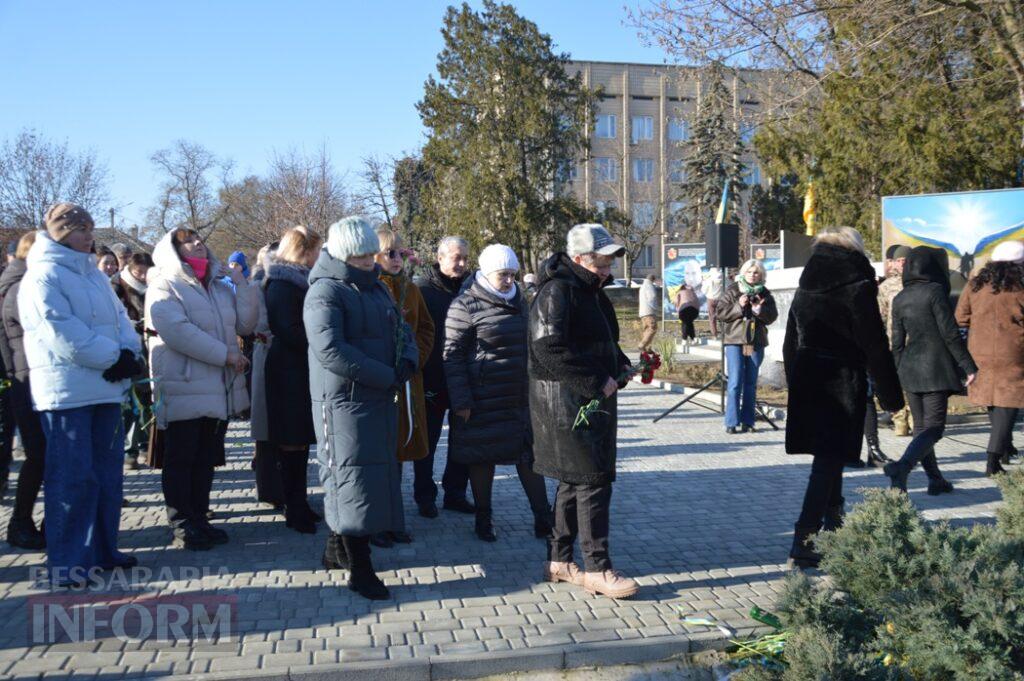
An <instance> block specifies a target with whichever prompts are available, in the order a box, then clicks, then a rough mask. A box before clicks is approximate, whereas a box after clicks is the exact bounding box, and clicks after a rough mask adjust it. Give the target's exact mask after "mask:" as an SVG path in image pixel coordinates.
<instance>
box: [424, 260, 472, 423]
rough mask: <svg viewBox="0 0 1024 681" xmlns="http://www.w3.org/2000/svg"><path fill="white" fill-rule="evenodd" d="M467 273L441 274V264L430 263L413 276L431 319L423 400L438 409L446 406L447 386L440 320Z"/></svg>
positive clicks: (464, 280) (446, 312)
mask: <svg viewBox="0 0 1024 681" xmlns="http://www.w3.org/2000/svg"><path fill="white" fill-rule="evenodd" d="M469 276H470V273H468V272H467V273H466V274H465V275H463V276H462V277H459V278H457V279H456V278H453V277H447V276H445V275H444V274H442V273H441V266H440V265H438V264H437V263H434V264H433V265H431V267H430V268H429V269H428V270H427V274H426V276H423V277H416V279H415V280H414V281H413V283H415V284H416V286H418V287H419V289H420V293H422V294H423V300H424V302H426V304H427V310H428V311H429V312H430V318H431V319H433V320H434V349H433V350H431V352H430V358H429V359H427V363H426V364H425V365H424V366H423V390H424V391H425V393H426V394H427V397H426V399H427V401H429V402H432V403H433V404H434V405H436V406H438V407H440V408H442V409H447V408H448V385H447V382H446V380H445V374H444V336H445V331H444V320H445V318H446V317H447V316H448V308H449V307H451V304H452V301H454V300H455V299H456V298H457V297H458V296H459V293H461V292H462V288H463V285H464V284H465V282H466V279H468V278H469Z"/></svg>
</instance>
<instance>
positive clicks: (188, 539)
mask: <svg viewBox="0 0 1024 681" xmlns="http://www.w3.org/2000/svg"><path fill="white" fill-rule="evenodd" d="M174 546H179V547H181V548H183V549H185V550H187V551H208V550H209V549H211V548H213V541H212V540H211V539H210V536H209V535H208V534H206V533H205V532H203V530H202V528H201V527H199V525H198V524H196V523H193V522H190V521H185V522H184V523H182V524H181V525H179V526H178V527H175V528H174Z"/></svg>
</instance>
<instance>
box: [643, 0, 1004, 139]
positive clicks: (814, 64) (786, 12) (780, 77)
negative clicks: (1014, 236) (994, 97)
mask: <svg viewBox="0 0 1024 681" xmlns="http://www.w3.org/2000/svg"><path fill="white" fill-rule="evenodd" d="M630 18H631V20H632V22H633V23H634V25H635V26H637V27H638V28H639V29H640V30H641V32H642V33H643V34H644V35H645V36H646V37H647V39H648V40H649V41H650V42H653V43H656V44H658V45H660V46H661V47H662V48H664V49H665V51H666V52H667V53H668V54H669V55H670V56H671V57H673V58H675V59H676V60H677V61H679V62H682V63H692V64H698V65H703V64H707V63H709V62H722V63H724V64H728V65H730V66H757V67H759V68H766V69H777V73H776V76H777V77H775V78H764V79H761V86H763V87H765V88H768V89H772V88H774V89H775V93H774V97H773V100H774V102H775V106H776V107H777V113H779V114H781V115H785V114H786V109H787V105H789V104H796V105H797V108H799V107H802V106H807V105H812V106H813V103H814V99H815V98H814V97H807V95H808V94H809V93H811V92H812V91H815V90H817V88H818V86H819V85H820V84H821V82H822V81H823V80H824V79H826V78H829V77H831V76H832V75H833V74H836V73H843V72H845V71H847V70H849V69H855V68H857V66H858V65H859V64H860V62H861V60H862V59H863V58H866V57H869V56H871V55H872V54H873V53H874V52H875V51H876V49H877V48H878V47H879V46H880V45H882V44H886V45H887V46H899V45H902V44H911V43H913V42H915V41H916V40H918V39H919V38H920V36H921V35H924V34H927V33H930V32H931V29H933V28H934V27H936V26H938V27H941V29H942V30H945V31H950V32H954V31H959V32H970V33H977V34H978V36H979V38H978V39H979V40H980V41H984V42H985V43H986V44H990V45H992V46H993V47H994V48H995V50H997V51H998V53H999V54H1000V55H1001V56H1002V58H1003V61H1004V62H1005V69H1006V73H1007V77H1008V78H1012V79H1013V82H1014V83H1015V84H1016V90H1017V94H1018V99H1019V120H1020V124H1021V129H1020V132H1021V135H1020V149H1021V157H1022V158H1024V3H1022V2H1021V1H1020V0H920V1H918V2H908V1H907V0H858V1H857V2H849V0H653V1H652V2H650V3H649V4H648V5H647V6H645V7H643V8H641V9H639V10H637V11H635V12H630ZM794 75H795V76H797V77H798V78H797V79H796V80H799V81H800V86H799V87H797V86H795V83H794V80H795V79H794ZM784 83H785V84H784ZM780 91H785V92H786V94H788V95H791V96H788V97H786V96H783V97H780V96H779V95H780Z"/></svg>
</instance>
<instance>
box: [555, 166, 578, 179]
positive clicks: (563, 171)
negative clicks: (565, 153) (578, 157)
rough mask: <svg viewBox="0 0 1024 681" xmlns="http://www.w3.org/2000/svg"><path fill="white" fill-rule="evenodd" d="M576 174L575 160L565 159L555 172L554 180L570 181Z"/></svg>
mask: <svg viewBox="0 0 1024 681" xmlns="http://www.w3.org/2000/svg"><path fill="white" fill-rule="evenodd" d="M577 176H578V170H577V169H576V162H575V161H565V162H564V163H562V164H561V165H560V166H559V167H558V172H556V173H555V180H557V181H558V182H572V181H573V180H575V179H576V177H577Z"/></svg>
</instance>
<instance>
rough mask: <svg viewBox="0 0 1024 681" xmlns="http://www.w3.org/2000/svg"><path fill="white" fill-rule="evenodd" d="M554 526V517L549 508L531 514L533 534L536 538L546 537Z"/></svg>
mask: <svg viewBox="0 0 1024 681" xmlns="http://www.w3.org/2000/svg"><path fill="white" fill-rule="evenodd" d="M554 526H555V518H554V516H553V515H552V513H551V509H547V510H545V511H541V512H539V513H534V514H533V536H534V537H536V538H537V539H547V538H548V537H549V536H551V530H552V529H553V528H554Z"/></svg>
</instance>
